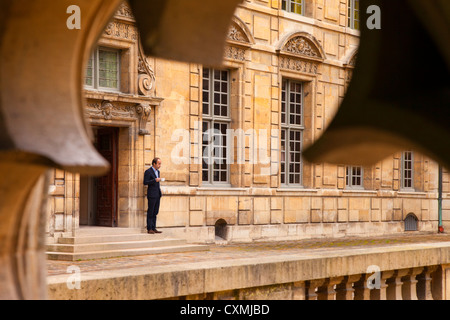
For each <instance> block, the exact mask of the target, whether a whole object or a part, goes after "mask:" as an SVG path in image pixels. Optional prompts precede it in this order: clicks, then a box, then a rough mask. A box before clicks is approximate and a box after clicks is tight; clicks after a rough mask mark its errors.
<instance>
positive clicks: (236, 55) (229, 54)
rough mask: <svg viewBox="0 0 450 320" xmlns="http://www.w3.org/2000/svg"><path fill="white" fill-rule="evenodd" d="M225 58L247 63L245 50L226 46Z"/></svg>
mask: <svg viewBox="0 0 450 320" xmlns="http://www.w3.org/2000/svg"><path fill="white" fill-rule="evenodd" d="M224 57H225V58H228V59H233V60H239V61H245V49H243V48H239V47H235V46H226V47H225V55H224Z"/></svg>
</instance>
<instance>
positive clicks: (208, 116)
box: [201, 67, 231, 186]
mask: <svg viewBox="0 0 450 320" xmlns="http://www.w3.org/2000/svg"><path fill="white" fill-rule="evenodd" d="M205 70H209V71H208V74H209V77H208V78H205V76H204V75H205ZM215 72H221V75H222V72H226V74H227V79H226V81H225V80H223V79H222V77H220V78H221V79H214V74H215ZM206 79H207V80H208V88H205V80H206ZM215 80H219V82H218V83H219V84H220V86H222V85H223V83H226V84H227V90H226V93H225V94H226V103H225V104H224V103H223V101H222V98H223V95H224V92H225V91H223V90H222V89H223V87H221V90H219V91H216V90H215V87H214V86H215V84H216V82H215ZM230 80H231V71H230V70H228V69H214V68H208V67H204V68H203V72H202V128H201V130H202V148H201V152H202V157H201V158H202V168H201V172H202V174H201V179H202V184H204V185H214V186H230V161H229V156H230V150H229V148H230V147H231V144H230V141H229V134H228V132H229V130H230V127H231V105H230V102H231V81H230ZM205 94H207V96H208V101H207V102H205ZM215 94H219V95H221V97H220V100H221V101H220V103H219V104H218V106H219V108H223V107H226V109H227V112H226V115H225V116H224V115H222V109H220V112H219V113H220V114H215V112H214V111H215V110H214V108H215V101H214V97H215ZM205 105H207V107H208V113H204V111H205V109H204V107H205ZM205 123H208V129H207V130H209V131H208V132H213V131H211V129H214V127H215V126H216V125H217V124H218V125H226V132H225V134H223V132H221V138H222V143H223V142H225V148H223V144H220V145H219V146H220V147H221V150H224V152H225V155H223V154H222V153H219V155H218V157H215V156H214V154H215V152H216V149H215V147H213V148H214V150H213V151H211V150H210V152H209V154H208V155H207V156H206V157H205V154H204V153H205V147H206V146H213V145H214V142H215V137H216V136H215V135H214V132H213V137H207V138H208V139H207V140H205V131H204V124H205ZM224 137H225V138H224ZM223 139H225V140H223ZM205 142H206V144H205ZM211 152H212V153H213V154H212V155H211ZM204 159H208V162H207V163H206V169H205V161H204ZM216 159H222V160H225V162H226V167H225V169H223V168H220V167H219V168H218V169H216V168H214V165H215V161H216ZM220 165H222V163H219V166H220ZM225 171H226V180H225V181H223V180H222V179H221V177H220V176H221V172H225ZM204 172H207V175H208V180H204ZM216 172H219V181H214V175H215V173H216Z"/></svg>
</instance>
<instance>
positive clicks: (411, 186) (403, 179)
mask: <svg viewBox="0 0 450 320" xmlns="http://www.w3.org/2000/svg"><path fill="white" fill-rule="evenodd" d="M406 154H409V155H410V159H407V158H406ZM400 161H401V165H400V188H401V190H408V191H413V190H414V152H412V151H403V152H402V156H401V158H400ZM407 162H409V163H410V168H406V167H407V166H406V165H405V164H406V163H407ZM406 171H409V172H410V173H411V176H410V177H406V174H405V173H406ZM407 180H408V181H409V183H408V184H407V183H406V181H407Z"/></svg>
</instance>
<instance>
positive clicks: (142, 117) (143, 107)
mask: <svg viewBox="0 0 450 320" xmlns="http://www.w3.org/2000/svg"><path fill="white" fill-rule="evenodd" d="M151 112H152V107H151V106H150V104H144V103H142V104H140V105H138V106H137V107H136V113H137V114H138V115H139V134H140V135H149V134H150V132H149V131H148V130H147V122H148V119H149V117H150V113H151Z"/></svg>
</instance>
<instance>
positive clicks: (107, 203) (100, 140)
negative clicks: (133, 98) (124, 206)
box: [96, 128, 118, 227]
mask: <svg viewBox="0 0 450 320" xmlns="http://www.w3.org/2000/svg"><path fill="white" fill-rule="evenodd" d="M117 140H118V129H117V128H100V129H98V131H97V149H98V151H99V152H100V154H101V155H102V156H103V157H104V158H105V159H106V160H108V162H109V163H110V165H111V169H110V171H109V173H108V174H107V175H106V176H103V177H100V178H98V179H97V190H96V191H97V192H96V194H97V214H96V225H98V226H104V227H116V226H117V175H118V173H117V148H118V142H117Z"/></svg>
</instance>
